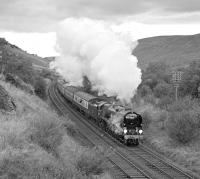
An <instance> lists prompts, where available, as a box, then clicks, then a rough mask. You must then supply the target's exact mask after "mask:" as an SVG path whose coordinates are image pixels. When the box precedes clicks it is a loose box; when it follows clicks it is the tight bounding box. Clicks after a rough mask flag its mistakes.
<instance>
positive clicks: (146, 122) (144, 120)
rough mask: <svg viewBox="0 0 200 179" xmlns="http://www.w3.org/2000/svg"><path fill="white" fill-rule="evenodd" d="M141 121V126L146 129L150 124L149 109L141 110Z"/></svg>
mask: <svg viewBox="0 0 200 179" xmlns="http://www.w3.org/2000/svg"><path fill="white" fill-rule="evenodd" d="M141 115H142V123H143V127H144V129H147V128H148V127H149V125H150V123H151V122H152V116H151V114H150V112H149V111H147V110H146V111H144V112H142V114H141Z"/></svg>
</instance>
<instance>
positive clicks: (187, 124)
mask: <svg viewBox="0 0 200 179" xmlns="http://www.w3.org/2000/svg"><path fill="white" fill-rule="evenodd" d="M199 116H200V113H199V114H197V113H196V112H195V111H193V110H189V111H181V112H173V113H171V115H170V118H169V120H168V121H167V129H168V134H169V136H170V137H171V138H172V139H173V140H175V141H177V142H179V143H181V144H187V143H189V142H190V141H192V140H195V139H196V138H197V137H198V135H199V128H200V118H199Z"/></svg>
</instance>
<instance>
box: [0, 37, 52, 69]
mask: <svg viewBox="0 0 200 179" xmlns="http://www.w3.org/2000/svg"><path fill="white" fill-rule="evenodd" d="M0 51H2V53H3V54H2V56H3V58H4V59H3V60H5V58H8V59H11V58H13V59H17V60H22V61H27V62H31V64H32V65H33V66H34V67H36V68H47V67H48V65H49V62H48V61H47V60H45V59H43V58H41V57H39V56H37V55H34V54H29V53H27V52H26V51H24V50H22V49H20V48H19V47H17V46H15V45H12V44H10V43H9V42H8V41H6V40H5V39H4V38H0Z"/></svg>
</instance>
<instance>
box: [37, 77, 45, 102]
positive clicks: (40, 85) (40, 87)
mask: <svg viewBox="0 0 200 179" xmlns="http://www.w3.org/2000/svg"><path fill="white" fill-rule="evenodd" d="M34 88H35V94H36V95H37V96H39V97H40V98H41V99H46V98H47V94H46V83H45V81H44V79H43V78H40V77H38V78H37V80H36V82H35V84H34Z"/></svg>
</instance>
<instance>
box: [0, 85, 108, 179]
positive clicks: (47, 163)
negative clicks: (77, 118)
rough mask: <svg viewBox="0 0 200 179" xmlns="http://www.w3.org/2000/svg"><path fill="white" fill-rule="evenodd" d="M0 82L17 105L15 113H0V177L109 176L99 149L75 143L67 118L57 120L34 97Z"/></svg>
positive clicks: (52, 113) (74, 178) (103, 156)
mask: <svg viewBox="0 0 200 179" xmlns="http://www.w3.org/2000/svg"><path fill="white" fill-rule="evenodd" d="M0 84H1V85H2V86H3V87H4V88H5V89H6V90H7V91H8V92H9V94H10V95H11V96H12V97H13V98H14V100H15V102H16V105H17V110H16V112H12V113H6V112H3V111H1V112H0V124H1V125H0V178H15V179H17V178H20V179H22V178H23V179H25V178H26V179H35V178H40V179H43V178H44V179H58V178H59V179H70V178H71V179H72V178H73V179H78V178H80V179H84V178H85V179H86V178H94V176H98V177H97V178H102V179H109V178H111V177H110V176H109V175H108V173H106V168H105V155H104V154H103V151H101V150H100V149H89V148H85V147H82V146H81V145H79V144H78V143H77V142H75V141H74V140H73V138H72V135H74V133H73V130H68V129H69V128H70V129H71V128H73V123H72V122H71V121H70V120H69V119H64V120H62V119H60V118H59V117H58V116H57V115H56V113H55V112H52V109H51V108H50V107H49V106H48V105H47V104H46V103H45V102H43V101H42V100H40V99H39V98H38V97H36V96H34V95H29V94H26V93H25V92H23V91H21V90H19V89H17V88H15V87H13V86H12V85H10V84H8V83H5V82H2V81H0ZM70 134H71V135H70Z"/></svg>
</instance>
